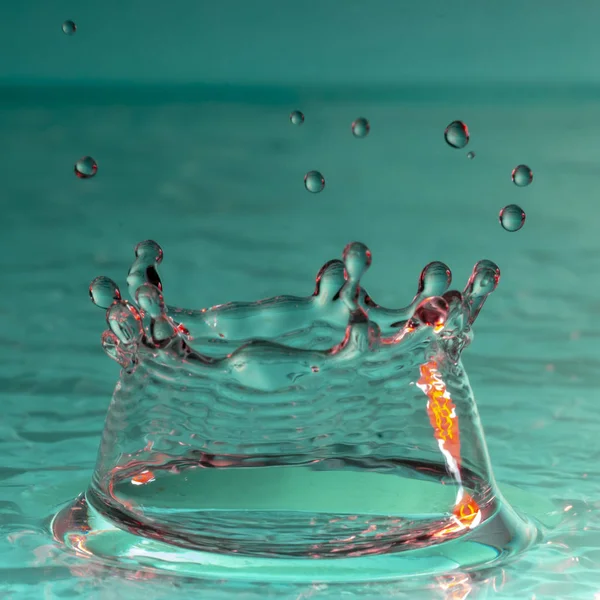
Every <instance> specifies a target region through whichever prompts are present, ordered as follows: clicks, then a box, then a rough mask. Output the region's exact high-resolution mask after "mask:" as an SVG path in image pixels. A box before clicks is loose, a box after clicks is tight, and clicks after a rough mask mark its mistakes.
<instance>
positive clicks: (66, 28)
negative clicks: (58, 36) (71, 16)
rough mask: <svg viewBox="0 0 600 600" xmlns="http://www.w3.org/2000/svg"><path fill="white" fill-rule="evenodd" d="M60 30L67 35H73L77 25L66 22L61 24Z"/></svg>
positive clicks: (69, 21) (72, 22)
mask: <svg viewBox="0 0 600 600" xmlns="http://www.w3.org/2000/svg"><path fill="white" fill-rule="evenodd" d="M62 30H63V33H66V34H67V35H73V34H74V33H75V32H76V31H77V25H75V22H74V21H71V20H68V21H65V22H64V23H63V24H62Z"/></svg>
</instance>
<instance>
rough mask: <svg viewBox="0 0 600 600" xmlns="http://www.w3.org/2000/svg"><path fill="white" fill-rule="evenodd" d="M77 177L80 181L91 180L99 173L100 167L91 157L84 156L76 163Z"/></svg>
mask: <svg viewBox="0 0 600 600" xmlns="http://www.w3.org/2000/svg"><path fill="white" fill-rule="evenodd" d="M74 170H75V175H77V177H79V178H80V179H89V178H90V177H93V176H94V175H95V174H96V172H97V171H98V165H97V164H96V161H95V160H94V159H93V158H92V157H91V156H84V157H83V158H80V159H79V160H78V161H77V162H76V163H75V169H74Z"/></svg>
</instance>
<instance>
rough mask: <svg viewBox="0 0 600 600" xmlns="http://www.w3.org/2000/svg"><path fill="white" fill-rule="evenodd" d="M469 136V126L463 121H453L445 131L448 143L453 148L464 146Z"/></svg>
mask: <svg viewBox="0 0 600 600" xmlns="http://www.w3.org/2000/svg"><path fill="white" fill-rule="evenodd" d="M469 137H470V136H469V128H468V127H467V126H466V125H465V124H464V123H463V122H462V121H452V123H450V125H448V127H446V131H444V139H445V140H446V143H447V144H448V145H449V146H452V147H453V148H459V149H460V148H464V147H465V146H466V145H467V144H468V143H469Z"/></svg>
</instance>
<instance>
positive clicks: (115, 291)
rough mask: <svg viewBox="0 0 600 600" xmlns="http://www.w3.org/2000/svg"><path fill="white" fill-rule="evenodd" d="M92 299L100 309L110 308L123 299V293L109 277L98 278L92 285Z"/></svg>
mask: <svg viewBox="0 0 600 600" xmlns="http://www.w3.org/2000/svg"><path fill="white" fill-rule="evenodd" d="M89 291H90V298H91V300H92V302H93V303H94V304H95V305H96V306H99V307H100V308H109V307H110V306H112V305H113V303H115V302H118V301H119V300H120V299H121V292H120V291H119V288H118V286H117V284H116V283H115V282H114V281H113V280H112V279H110V278H109V277H104V275H101V276H100V277H96V279H94V280H93V281H92V283H90V290H89Z"/></svg>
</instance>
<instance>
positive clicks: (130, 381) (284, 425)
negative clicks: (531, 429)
mask: <svg viewBox="0 0 600 600" xmlns="http://www.w3.org/2000/svg"><path fill="white" fill-rule="evenodd" d="M162 259H163V252H162V249H161V248H160V246H159V245H158V244H156V242H153V241H146V242H142V243H140V244H138V246H137V247H136V250H135V261H134V263H133V265H132V266H131V268H130V270H129V274H128V277H127V284H128V287H129V292H130V295H131V297H132V298H133V299H134V301H133V302H128V301H127V300H124V299H123V298H122V296H121V293H120V291H119V289H118V287H117V285H116V284H115V283H114V282H113V281H112V280H110V279H108V278H105V277H99V278H96V279H95V280H94V281H93V282H92V284H91V285H90V297H91V299H92V301H93V302H94V303H95V304H96V305H98V306H99V307H101V308H103V309H104V310H105V311H106V322H107V325H108V329H107V330H106V331H104V333H103V334H102V347H103V349H104V351H105V352H106V354H108V356H110V357H111V358H112V359H113V360H115V361H116V362H118V363H119V365H121V367H122V371H121V376H120V378H119V381H118V383H117V386H116V388H115V393H114V396H113V400H112V403H111V406H110V408H109V412H108V416H107V420H106V425H105V429H104V433H103V437H102V442H101V446H100V451H99V455H98V461H97V465H96V469H95V473H94V476H93V480H92V483H91V485H90V488H89V489H88V491H87V493H86V494H85V495H82V496H81V497H80V498H79V499H77V500H76V501H75V503H74V505H72V506H71V507H69V508H67V509H64V510H63V512H62V513H59V515H58V516H57V517H56V518H55V520H54V523H53V529H54V532H55V536H56V537H57V539H61V540H62V541H64V542H65V543H66V544H67V545H71V546H73V544H74V541H73V540H74V539H75V538H74V537H73V536H79V537H76V539H77V547H78V548H79V550H80V551H81V548H87V552H88V553H89V554H90V555H93V556H96V557H101V558H103V559H105V560H124V559H126V560H129V561H133V562H134V563H135V564H136V565H138V566H140V565H150V566H158V565H159V563H160V565H163V566H164V557H165V556H169V557H170V558H169V559H168V560H169V561H172V562H173V564H174V565H177V567H176V568H177V570H178V571H181V572H182V573H187V574H196V575H200V576H203V577H204V576H217V575H216V574H218V576H219V577H220V576H226V577H238V576H239V577H242V578H244V577H245V578H250V579H255V578H256V577H261V576H263V574H264V573H269V577H272V576H274V575H275V574H276V573H278V574H279V575H278V576H280V577H282V578H283V579H290V580H295V579H297V578H298V577H304V576H305V577H307V578H311V579H310V580H313V579H314V578H315V577H317V578H318V576H317V574H318V573H320V574H321V575H320V576H323V573H325V576H326V578H327V579H328V580H331V581H335V580H342V579H343V580H344V581H347V580H348V578H350V579H353V580H369V579H371V578H373V577H376V578H377V577H380V576H381V573H382V572H383V573H386V577H389V578H391V579H394V578H398V577H403V576H407V575H415V574H418V573H420V572H428V573H431V572H432V570H433V571H434V572H445V571H447V570H448V569H451V568H456V566H460V567H461V568H464V567H470V568H471V567H476V566H478V565H483V564H485V565H489V564H490V563H491V562H493V561H495V560H499V559H500V558H501V557H506V556H508V555H511V554H514V553H515V552H518V551H520V550H522V549H524V548H525V547H527V546H528V545H529V544H531V543H532V542H533V541H534V540H535V539H536V538H537V530H536V528H535V527H534V526H533V525H532V524H531V523H530V522H528V521H526V520H524V519H523V518H521V517H520V516H518V515H517V514H516V513H515V512H514V511H513V509H512V508H511V507H510V506H509V505H508V504H507V503H506V501H505V500H504V499H503V497H502V496H501V495H500V493H499V491H498V489H497V486H496V484H495V481H494V478H493V475H492V471H491V466H490V462H489V458H488V454H487V448H486V445H485V441H484V438H483V431H482V428H481V423H480V421H479V417H478V414H477V407H476V404H475V400H474V397H473V394H472V391H471V388H470V385H469V382H468V378H467V376H466V373H465V371H464V368H463V366H462V363H461V353H462V351H463V350H464V348H465V347H466V346H467V345H468V344H469V342H470V340H471V328H472V325H473V323H474V321H475V320H476V319H477V316H478V315H479V312H480V311H481V309H482V307H483V305H484V303H485V301H486V299H487V298H488V296H489V295H490V294H491V293H492V292H493V291H494V290H495V289H496V286H497V285H498V281H499V278H500V271H499V269H498V267H497V266H496V265H495V264H494V263H492V262H491V261H487V260H482V261H480V262H478V263H477V264H476V265H475V267H474V269H473V272H472V274H471V277H470V278H469V280H468V282H467V285H466V287H465V288H464V290H463V291H462V292H459V291H455V290H449V287H450V284H451V280H452V276H451V272H450V269H449V268H448V267H447V266H446V265H445V264H444V263H441V262H433V263H430V264H429V265H427V266H426V267H425V268H424V269H423V271H422V273H421V276H420V279H419V284H418V288H417V292H416V294H415V296H414V298H413V300H412V302H411V303H410V304H409V305H408V306H407V307H405V308H400V309H390V308H386V307H383V306H380V305H378V304H377V303H376V302H375V301H374V300H373V299H372V298H371V296H370V295H369V294H368V292H367V291H366V289H365V288H364V287H363V285H362V279H363V277H364V275H365V273H366V272H367V270H368V269H369V267H370V265H371V262H372V255H371V251H370V250H369V249H368V248H367V247H366V246H365V245H364V244H362V243H359V242H353V243H351V244H348V246H346V248H345V249H344V251H343V254H342V260H338V259H334V260H331V261H329V262H327V263H326V264H325V265H324V266H323V267H322V268H321V269H320V270H319V272H318V274H317V277H316V285H315V289H314V292H313V294H312V295H310V296H308V297H295V296H277V297H274V298H269V299H265V300H260V301H257V302H250V303H241V302H230V303H227V304H222V305H217V306H214V307H212V308H206V309H201V310H187V309H181V308H177V307H174V306H170V305H168V304H166V303H165V300H164V296H163V286H162V282H161V279H160V276H159V273H158V268H159V265H160V264H161V262H162ZM74 510H77V511H78V512H77V513H76V514H77V515H79V516H78V519H80V520H81V518H82V517H81V515H86V517H85V518H86V519H87V520H86V521H85V523H86V525H85V526H87V527H88V529H85V527H84V525H82V523H81V522H80V521H77V520H76V519H75V520H74V517H73V514H74V513H73V511H74ZM90 520H93V521H94V522H95V523H98V522H101V523H102V525H101V526H96V530H95V535H94V536H93V537H91V536H89V535H88V534H87V533H86V532H89V531H90V530H93V528H92V527H91V526H90V524H89V523H90ZM75 521H77V522H75ZM84 530H85V531H84ZM115 530H117V531H123V530H125V531H127V532H128V533H127V536H129V537H128V538H127V540H126V541H123V546H122V547H123V548H126V550H121V551H119V552H120V553H119V552H117V554H116V555H115V546H114V543H113V542H111V543H108V540H109V539H113V538H114V536H115V535H117V534H115V533H114V532H115ZM109 533H110V535H109ZM119 535H121V536H123V535H125V534H124V533H123V534H118V535H117V537H118V536H119ZM82 536H83V537H82ZM111 536H112V537H111ZM103 540H106V541H103ZM148 544H151V545H150V546H148ZM464 544H469V545H470V546H469V547H470V548H471V550H470V551H469V553H467V554H468V556H467V555H465V548H466V547H465V546H464ZM438 547H439V548H438ZM189 552H192V553H193V554H192V555H189V554H186V553H189ZM186 556H187V557H188V558H185V557H186ZM189 556H193V557H194V559H193V564H194V566H190V563H189ZM342 558H348V559H349V558H352V561H350V563H346V562H344V561H340V559H342ZM283 559H285V560H283ZM310 559H319V560H318V561H317V563H321V566H320V567H319V566H317V565H316V563H312V562H311V561H310ZM282 560H283V562H282ZM240 561H241V562H240ZM355 561H359V562H355ZM325 564H326V565H327V566H326V570H325V571H323V569H324V568H325ZM310 565H314V566H310ZM452 565H454V567H453V566H452ZM173 568H174V567H173ZM249 569H254V571H251V570H249ZM261 569H262V570H261ZM252 573H254V574H252ZM301 574H302V575H301Z"/></svg>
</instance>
